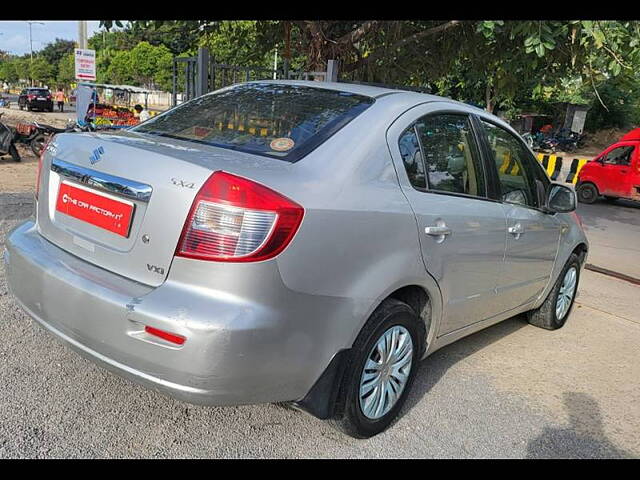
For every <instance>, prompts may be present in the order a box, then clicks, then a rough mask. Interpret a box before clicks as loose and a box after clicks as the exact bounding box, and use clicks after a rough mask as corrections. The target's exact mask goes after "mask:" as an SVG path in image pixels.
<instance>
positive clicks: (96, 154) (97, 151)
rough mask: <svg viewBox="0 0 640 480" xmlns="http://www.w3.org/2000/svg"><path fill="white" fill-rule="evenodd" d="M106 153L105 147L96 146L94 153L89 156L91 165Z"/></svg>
mask: <svg viewBox="0 0 640 480" xmlns="http://www.w3.org/2000/svg"><path fill="white" fill-rule="evenodd" d="M103 154H104V147H98V148H96V149H95V150H94V151H93V153H92V155H91V156H90V157H89V161H90V162H91V165H93V164H95V163H98V162H99V161H100V157H101V156H102V155H103Z"/></svg>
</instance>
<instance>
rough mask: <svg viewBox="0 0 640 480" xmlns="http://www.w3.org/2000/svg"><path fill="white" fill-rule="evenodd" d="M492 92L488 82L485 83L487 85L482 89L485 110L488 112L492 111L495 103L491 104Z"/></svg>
mask: <svg viewBox="0 0 640 480" xmlns="http://www.w3.org/2000/svg"><path fill="white" fill-rule="evenodd" d="M492 93H493V88H492V87H491V85H490V84H489V83H487V87H486V88H485V90H484V99H485V102H486V104H487V112H489V113H493V109H494V107H495V105H494V104H493V99H494V96H493V95H492Z"/></svg>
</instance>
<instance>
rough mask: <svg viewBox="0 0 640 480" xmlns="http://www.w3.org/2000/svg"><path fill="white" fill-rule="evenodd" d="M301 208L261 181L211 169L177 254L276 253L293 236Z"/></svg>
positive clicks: (254, 256) (228, 258)
mask: <svg viewBox="0 0 640 480" xmlns="http://www.w3.org/2000/svg"><path fill="white" fill-rule="evenodd" d="M303 216H304V208H302V206H300V205H298V204H297V203H295V202H294V201H293V200H291V199H289V198H287V197H285V196H284V195H281V194H279V193H278V192H276V191H274V190H271V189H270V188H268V187H265V186H264V185H261V184H259V183H256V182H254V181H252V180H248V179H246V178H243V177H238V176H236V175H232V174H230V173H226V172H222V171H218V172H214V173H213V174H212V175H211V176H210V177H209V179H208V180H207V181H206V182H205V184H204V185H203V186H202V188H201V189H200V191H199V192H198V194H197V195H196V198H195V200H194V201H193V205H192V206H191V211H190V212H189V216H188V217H187V221H186V223H185V225H184V228H183V229H182V235H181V236H180V241H179V242H178V249H177V251H176V255H177V256H180V257H188V258H197V259H200V260H214V261H219V262H257V261H260V260H267V259H269V258H273V257H275V256H276V255H278V254H279V253H280V252H282V250H284V249H285V248H286V246H287V245H288V244H289V243H290V242H291V239H292V238H293V236H294V235H295V234H296V232H297V230H298V227H299V226H300V223H301V222H302V217H303Z"/></svg>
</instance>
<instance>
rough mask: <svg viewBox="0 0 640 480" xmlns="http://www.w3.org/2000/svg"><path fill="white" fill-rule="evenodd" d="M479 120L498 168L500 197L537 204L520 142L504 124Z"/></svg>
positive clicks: (525, 156) (532, 205) (506, 199)
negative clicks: (503, 126) (497, 124)
mask: <svg viewBox="0 0 640 480" xmlns="http://www.w3.org/2000/svg"><path fill="white" fill-rule="evenodd" d="M481 122H482V126H483V127H484V130H485V132H486V134H487V140H488V142H489V148H490V149H491V152H492V154H493V158H494V161H495V163H496V168H497V170H498V178H499V180H500V190H501V194H502V201H504V202H509V203H519V204H522V205H528V206H530V207H537V206H538V201H537V198H536V193H535V192H536V190H535V187H534V185H535V183H534V178H533V175H531V173H532V172H531V170H530V169H529V168H528V167H529V165H528V163H527V161H528V158H527V152H526V151H525V150H524V147H523V146H522V143H521V142H520V141H519V140H518V139H517V138H516V137H514V136H513V135H512V134H511V133H510V132H508V131H506V130H504V129H503V128H500V127H497V126H496V125H493V124H492V123H489V122H485V121H484V120H481Z"/></svg>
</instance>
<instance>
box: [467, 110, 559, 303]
mask: <svg viewBox="0 0 640 480" xmlns="http://www.w3.org/2000/svg"><path fill="white" fill-rule="evenodd" d="M479 124H480V125H481V126H482V130H483V132H484V134H485V136H484V148H485V150H484V151H485V153H486V155H487V156H488V157H489V160H490V161H489V163H488V164H489V166H490V167H491V168H492V169H493V175H495V176H496V177H497V179H498V185H497V187H498V192H497V194H498V198H499V200H500V202H501V206H502V208H503V209H504V213H505V215H506V218H507V236H506V253H505V259H504V262H503V263H502V265H501V268H502V270H501V273H500V275H499V280H498V286H497V295H498V298H497V302H496V303H497V305H498V306H499V309H500V310H501V311H503V312H506V311H509V310H512V309H515V308H517V307H520V306H522V305H524V304H527V303H529V302H531V301H533V300H535V299H536V298H537V297H538V296H539V295H540V293H541V292H542V290H543V289H544V288H545V287H546V285H547V283H548V281H549V278H550V276H551V272H552V269H553V265H554V262H555V258H556V254H557V252H558V245H559V241H560V228H561V224H560V222H559V221H558V220H557V219H556V217H555V216H554V215H551V214H548V213H544V212H543V211H542V209H541V207H542V202H543V194H542V191H545V190H546V189H547V188H548V186H549V183H550V182H549V179H548V177H547V176H546V174H545V173H544V171H543V170H542V167H540V164H539V163H538V162H537V161H536V160H535V159H534V158H533V155H532V154H531V152H530V151H529V149H527V148H526V147H525V145H524V143H523V142H522V141H521V140H520V139H519V138H518V137H517V136H516V135H515V134H513V133H512V132H511V131H509V130H507V129H506V128H503V127H502V126H499V125H497V124H494V123H492V122H491V121H489V120H486V119H480V120H479ZM537 184H539V185H540V188H538V187H537ZM539 192H540V193H539Z"/></svg>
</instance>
